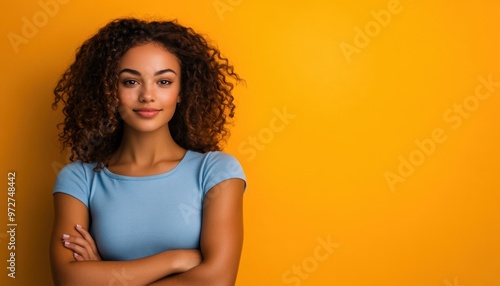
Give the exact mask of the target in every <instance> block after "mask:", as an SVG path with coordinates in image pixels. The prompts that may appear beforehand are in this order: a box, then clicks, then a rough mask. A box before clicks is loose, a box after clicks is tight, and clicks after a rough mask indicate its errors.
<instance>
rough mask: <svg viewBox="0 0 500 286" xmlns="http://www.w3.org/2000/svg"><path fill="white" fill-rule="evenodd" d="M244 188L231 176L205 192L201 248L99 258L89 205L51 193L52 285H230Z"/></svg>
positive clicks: (235, 268) (236, 257) (237, 255)
mask: <svg viewBox="0 0 500 286" xmlns="http://www.w3.org/2000/svg"><path fill="white" fill-rule="evenodd" d="M243 189H244V182H243V180H241V179H229V180H225V181H222V182H221V183H219V184H217V185H216V186H214V187H213V188H212V189H211V190H210V191H209V192H208V193H207V195H206V196H205V200H204V204H203V218H202V229H201V238H200V249H199V250H197V249H185V250H169V251H164V252H161V253H158V254H155V255H152V256H148V257H144V258H140V259H136V260H130V261H102V260H101V258H100V256H99V252H98V250H97V248H96V247H95V243H94V241H93V239H92V237H91V236H90V235H89V234H88V232H87V229H88V228H89V214H88V209H87V207H86V206H85V205H84V204H83V203H81V202H80V201H79V200H77V199H75V198H73V197H71V196H69V195H66V194H60V193H56V194H54V225H53V229H52V237H51V242H50V259H51V265H52V276H53V279H54V284H55V285H58V286H59V285H70V286H73V285H75V286H77V285H93V286H96V285H115V282H122V283H123V281H117V280H120V279H122V280H124V281H126V282H127V285H141V286H143V285H156V286H161V285H165V286H168V285H179V286H183V285H186V286H188V285H205V286H210V285H217V286H219V285H220V286H226V285H227V286H229V285H234V283H235V280H236V275H237V272H238V265H239V260H240V254H241V249H242V244H243ZM77 225H79V226H80V227H76V226H77ZM65 234H66V235H65ZM63 235H65V236H64V237H63ZM124 251H126V250H124ZM116 285H118V284H116Z"/></svg>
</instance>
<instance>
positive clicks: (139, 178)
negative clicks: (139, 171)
mask: <svg viewBox="0 0 500 286" xmlns="http://www.w3.org/2000/svg"><path fill="white" fill-rule="evenodd" d="M190 154H191V151H190V150H186V153H185V154H184V157H182V159H181V161H180V162H179V163H178V164H177V165H175V166H174V167H173V168H172V169H170V170H168V171H166V172H164V173H160V174H155V175H147V176H126V175H120V174H115V173H113V172H111V171H110V170H109V169H108V168H107V167H104V169H103V171H104V173H105V174H106V175H107V176H108V177H111V178H114V179H118V180H126V181H144V180H154V179H160V178H164V177H166V176H170V175H171V174H173V173H175V171H177V170H178V169H179V168H180V167H181V166H182V165H183V164H184V162H185V161H186V159H187V157H188V156H189V155H190Z"/></svg>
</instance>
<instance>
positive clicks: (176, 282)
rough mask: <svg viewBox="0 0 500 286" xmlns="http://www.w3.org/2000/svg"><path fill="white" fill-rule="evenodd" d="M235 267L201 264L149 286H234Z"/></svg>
mask: <svg viewBox="0 0 500 286" xmlns="http://www.w3.org/2000/svg"><path fill="white" fill-rule="evenodd" d="M236 274H237V267H236V269H234V267H229V269H227V268H225V267H223V265H220V266H218V267H217V266H216V265H213V264H210V263H204V262H202V263H201V264H200V265H198V266H196V267H194V268H192V269H190V270H188V271H186V272H183V273H179V274H176V275H171V276H168V277H164V278H162V279H160V280H157V281H155V282H153V283H151V284H148V285H150V286H198V285H203V286H212V285H213V286H234V283H235V281H236Z"/></svg>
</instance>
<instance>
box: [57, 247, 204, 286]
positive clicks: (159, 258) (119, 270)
mask: <svg viewBox="0 0 500 286" xmlns="http://www.w3.org/2000/svg"><path fill="white" fill-rule="evenodd" d="M190 251H191V250H171V251H165V252H162V253H159V254H156V255H152V256H149V257H145V258H141V259H137V260H130V261H73V262H69V263H62V264H60V265H58V266H56V267H54V283H55V285H72V286H73V285H75V286H78V285H94V286H98V285H131V286H132V285H141V286H142V285H147V284H149V283H152V282H154V281H157V280H158V279H161V278H162V277H165V276H168V275H170V274H173V273H178V272H182V271H185V270H187V269H189V268H187V269H186V267H187V264H186V263H184V256H185V255H186V254H187V255H194V254H190V253H189V252H190ZM193 252H195V251H193ZM115 283H117V284H115Z"/></svg>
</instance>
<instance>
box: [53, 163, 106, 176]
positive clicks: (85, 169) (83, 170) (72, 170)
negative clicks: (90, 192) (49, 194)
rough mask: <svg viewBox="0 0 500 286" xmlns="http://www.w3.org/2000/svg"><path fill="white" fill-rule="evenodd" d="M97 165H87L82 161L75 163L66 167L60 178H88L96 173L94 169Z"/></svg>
mask: <svg viewBox="0 0 500 286" xmlns="http://www.w3.org/2000/svg"><path fill="white" fill-rule="evenodd" d="M96 165H97V163H85V162H82V161H80V160H76V161H73V162H71V163H69V164H67V165H66V166H64V167H63V168H62V169H61V170H60V171H59V173H58V174H57V176H58V177H75V176H77V177H85V178H86V177H88V176H90V175H92V174H93V173H94V168H95V167H96Z"/></svg>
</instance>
